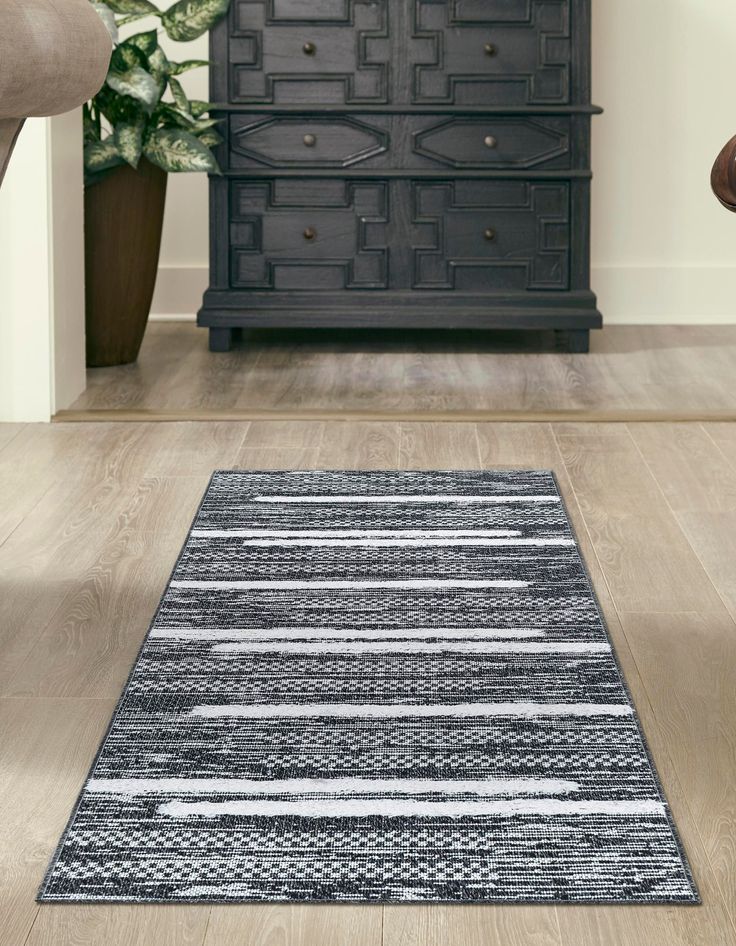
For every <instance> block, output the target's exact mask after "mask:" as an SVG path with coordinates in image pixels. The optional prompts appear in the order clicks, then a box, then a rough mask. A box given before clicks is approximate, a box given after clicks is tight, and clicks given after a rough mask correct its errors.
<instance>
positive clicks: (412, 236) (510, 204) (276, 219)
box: [222, 178, 571, 294]
mask: <svg viewBox="0 0 736 946" xmlns="http://www.w3.org/2000/svg"><path fill="white" fill-rule="evenodd" d="M222 183H223V185H224V186H225V187H226V188H227V195H228V202H229V220H230V223H229V238H228V253H229V260H228V269H229V274H228V280H229V284H230V285H231V286H232V287H233V288H234V289H268V290H276V291H278V290H288V289H299V290H312V291H315V292H334V291H342V290H355V289H363V290H365V289H369V290H381V289H395V290H404V291H406V290H448V289H449V290H456V291H459V292H461V293H480V294H483V293H494V292H507V291H519V292H526V291H529V290H566V289H568V288H569V282H570V213H571V209H570V193H571V192H570V183H569V182H567V181H563V182H558V181H554V182H549V181H532V180H498V181H483V180H477V179H476V180H454V181H452V180H423V181H418V180H411V179H406V180H390V181H389V180H357V179H356V180H340V179H338V178H311V179H294V178H273V179H263V180H245V179H244V180H239V179H237V178H236V179H232V180H230V181H229V182H222ZM403 208H410V212H409V213H405V212H404V209H403Z"/></svg>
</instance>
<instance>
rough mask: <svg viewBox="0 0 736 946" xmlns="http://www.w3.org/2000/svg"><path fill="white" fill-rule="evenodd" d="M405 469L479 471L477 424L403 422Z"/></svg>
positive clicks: (400, 460) (401, 464)
mask: <svg viewBox="0 0 736 946" xmlns="http://www.w3.org/2000/svg"><path fill="white" fill-rule="evenodd" d="M399 466H400V468H401V469H402V470H478V469H480V454H479V452H478V436H477V432H476V427H475V424H402V425H401V448H400V454H399Z"/></svg>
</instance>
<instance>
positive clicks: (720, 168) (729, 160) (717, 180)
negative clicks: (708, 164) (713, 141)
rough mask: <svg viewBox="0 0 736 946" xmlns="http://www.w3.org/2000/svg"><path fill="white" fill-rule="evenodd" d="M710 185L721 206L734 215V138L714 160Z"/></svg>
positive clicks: (735, 152) (735, 158)
mask: <svg viewBox="0 0 736 946" xmlns="http://www.w3.org/2000/svg"><path fill="white" fill-rule="evenodd" d="M710 183H711V186H712V188H713V193H714V194H715V195H716V197H717V198H718V199H719V200H720V202H721V203H722V204H723V206H724V207H727V208H728V209H729V210H733V211H734V212H735V213H736V136H735V137H733V138H732V139H731V140H730V141H729V142H728V144H727V145H726V147H725V148H724V149H723V151H721V153H720V154H719V155H718V157H717V158H716V163H715V164H714V165H713V171H712V173H711V176H710Z"/></svg>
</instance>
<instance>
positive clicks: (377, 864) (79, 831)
mask: <svg viewBox="0 0 736 946" xmlns="http://www.w3.org/2000/svg"><path fill="white" fill-rule="evenodd" d="M39 896H40V899H41V900H46V901H82V900H83V901H107V900H115V901H178V902H181V901H202V900H206V901H242V900H301V901H304V900H318V901H476V902H484V901H485V902H491V901H497V902H520V901H526V902H535V901H540V902H541V901H547V902H561V901H577V902H586V901H587V902H621V903H651V902H679V903H693V902H697V901H698V895H697V892H696V890H695V887H694V884H693V881H692V878H691V875H690V871H689V869H688V866H687V863H686V861H685V858H684V856H683V853H682V851H681V849H680V846H679V844H678V840H677V836H676V833H675V830H674V827H673V824H672V820H671V818H670V813H669V810H668V808H667V804H666V802H665V800H664V798H663V795H662V792H661V790H660V788H659V785H658V782H657V778H656V775H655V773H654V770H653V768H652V764H651V762H650V759H649V756H648V753H647V750H646V747H645V745H644V743H643V740H642V736H641V734H640V731H639V726H638V723H637V719H636V716H635V713H634V710H633V707H632V704H631V702H630V699H629V697H628V695H627V692H626V689H625V686H624V683H623V681H622V678H621V675H620V672H619V669H618V666H617V663H616V660H615V657H614V655H613V653H612V650H611V644H610V641H609V639H608V636H607V633H606V629H605V627H604V625H603V623H602V619H601V615H600V613H599V609H598V606H597V604H596V600H595V597H594V594H593V590H592V587H591V584H590V581H589V579H588V576H587V573H586V570H585V566H584V564H583V562H582V560H581V557H580V553H579V551H578V548H577V545H576V542H575V539H574V537H573V534H572V531H571V527H570V524H569V522H568V519H567V515H566V512H565V509H564V507H563V505H562V502H561V499H560V495H559V492H558V490H557V486H556V483H555V480H554V477H553V475H552V474H551V473H548V472H503V473H493V472H486V473H476V472H472V473H465V472H432V473H419V472H386V473H383V472H379V473H359V472H265V473H252V472H219V473H216V474H215V475H214V477H213V479H212V482H211V484H210V487H209V489H208V491H207V493H206V495H205V497H204V500H203V503H202V506H201V508H200V510H199V512H198V515H197V517H196V520H195V523H194V525H193V528H192V530H191V532H190V534H189V537H188V539H187V543H186V545H185V547H184V549H183V551H182V554H181V556H180V558H179V561H178V563H177V565H176V568H175V571H174V574H173V576H172V579H171V581H170V583H169V586H168V588H167V589H166V593H165V595H164V597H163V600H162V602H161V605H160V607H159V610H158V613H157V614H156V617H155V619H154V622H153V625H152V627H151V630H150V632H149V634H148V637H147V639H146V641H145V644H144V646H143V648H142V651H141V653H140V655H139V657H138V661H137V663H136V665H135V667H134V669H133V672H132V675H131V677H130V680H129V682H128V685H127V688H126V690H125V693H124V694H123V697H122V699H121V701H120V704H119V705H118V708H117V710H116V712H115V716H114V718H113V721H112V724H111V727H110V730H109V732H108V734H107V736H106V738H105V740H104V743H103V745H102V748H101V749H100V752H99V755H98V757H97V759H96V761H95V763H94V766H93V769H92V772H91V774H90V777H89V779H88V781H87V783H86V785H85V787H84V789H83V791H82V794H81V797H80V799H79V801H78V804H77V806H76V809H75V811H74V813H73V815H72V818H71V821H70V823H69V826H68V828H67V830H66V833H65V835H64V837H63V839H62V842H61V843H60V845H59V848H58V851H57V853H56V855H55V857H54V860H53V862H52V865H51V867H50V868H49V871H48V874H47V877H46V880H45V882H44V886H43V888H42V891H41V893H40V895H39Z"/></svg>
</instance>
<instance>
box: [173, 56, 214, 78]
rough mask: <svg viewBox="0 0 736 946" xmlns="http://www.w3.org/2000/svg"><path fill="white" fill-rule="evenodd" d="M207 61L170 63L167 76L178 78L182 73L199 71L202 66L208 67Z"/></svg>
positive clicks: (189, 60)
mask: <svg viewBox="0 0 736 946" xmlns="http://www.w3.org/2000/svg"><path fill="white" fill-rule="evenodd" d="M209 64H210V63H209V59H186V60H185V61H184V62H170V63H169V75H170V76H180V75H181V74H182V72H189V70H190V69H200V68H201V67H202V66H209Z"/></svg>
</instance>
